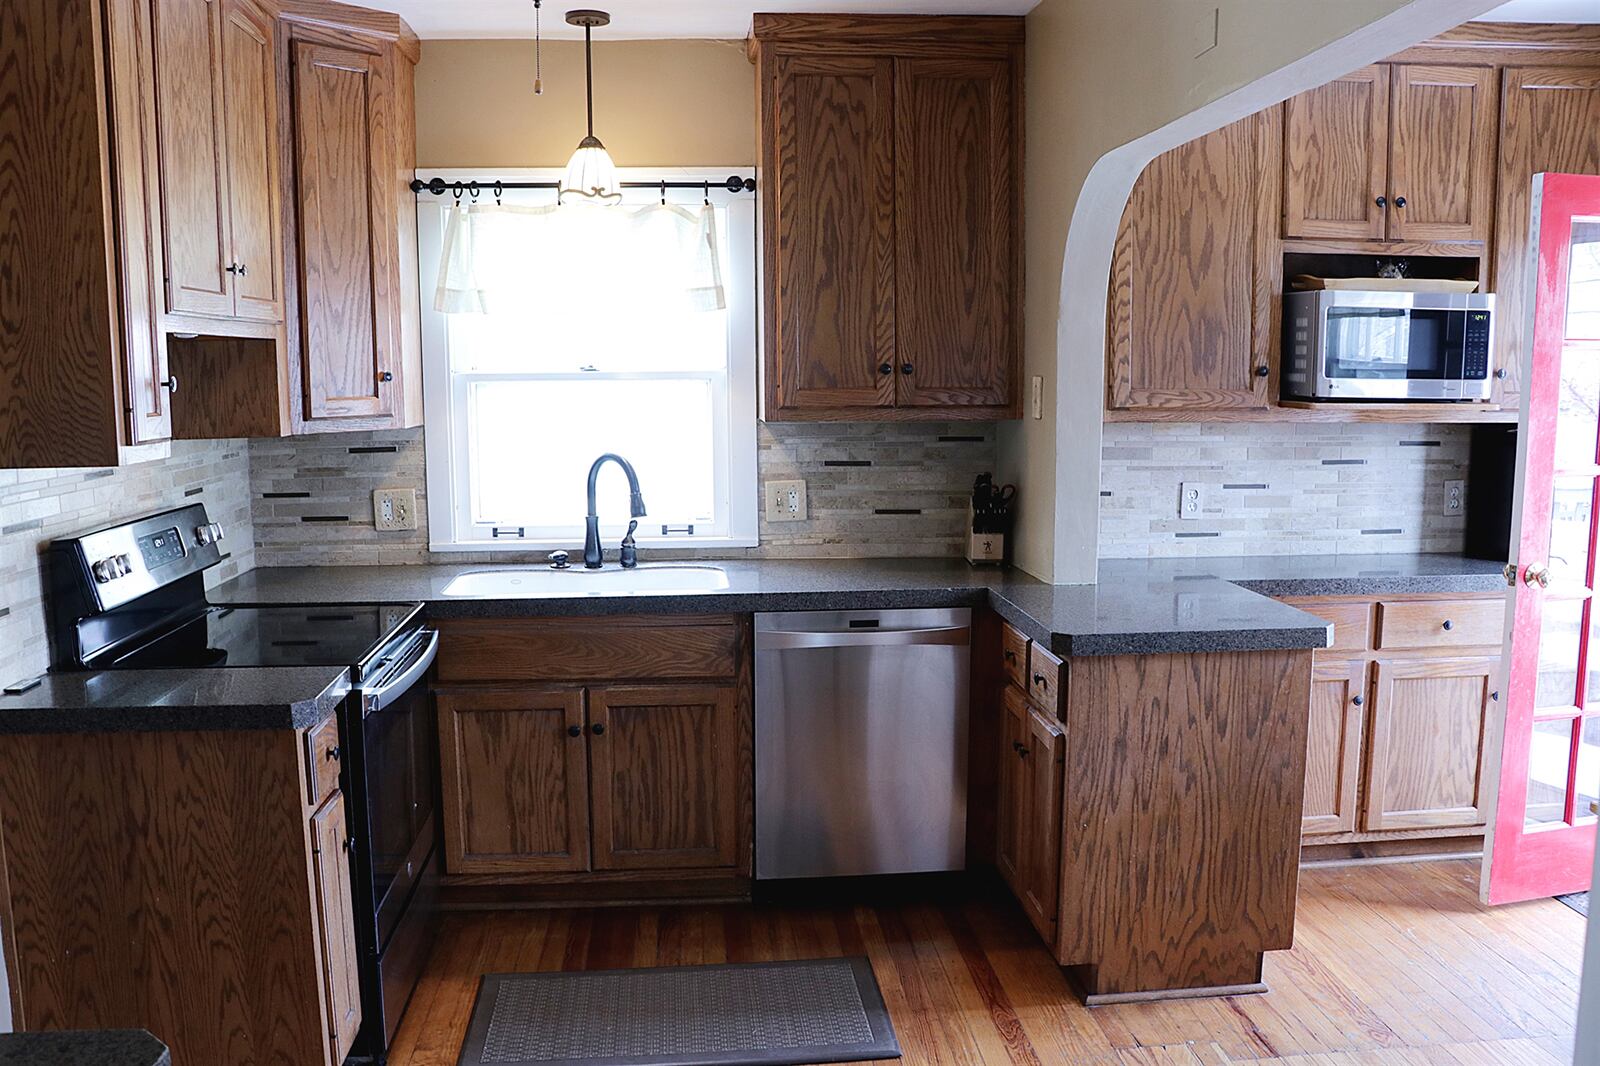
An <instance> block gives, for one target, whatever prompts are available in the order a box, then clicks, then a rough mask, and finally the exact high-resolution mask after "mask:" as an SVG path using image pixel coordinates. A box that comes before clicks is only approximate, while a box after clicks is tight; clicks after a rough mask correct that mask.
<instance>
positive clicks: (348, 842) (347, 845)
mask: <svg viewBox="0 0 1600 1066" xmlns="http://www.w3.org/2000/svg"><path fill="white" fill-rule="evenodd" d="M339 846H340V847H342V848H344V850H345V853H346V854H348V853H350V852H352V851H354V850H356V842H355V841H354V840H352V839H351V838H349V837H345V838H344V843H343V844H341V845H339Z"/></svg>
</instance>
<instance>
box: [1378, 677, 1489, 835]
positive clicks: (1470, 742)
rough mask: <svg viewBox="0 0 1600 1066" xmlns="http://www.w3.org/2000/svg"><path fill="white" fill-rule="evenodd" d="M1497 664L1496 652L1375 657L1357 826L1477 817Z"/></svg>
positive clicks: (1478, 821)
mask: <svg viewBox="0 0 1600 1066" xmlns="http://www.w3.org/2000/svg"><path fill="white" fill-rule="evenodd" d="M1499 665H1500V659H1499V657H1498V656H1473V657H1470V658H1450V659H1432V658H1421V659H1380V660H1378V662H1377V664H1376V666H1375V668H1374V680H1373V703H1372V744H1371V754H1370V757H1369V765H1368V769H1367V802H1366V810H1365V812H1364V814H1363V816H1362V828H1363V829H1426V828H1432V827H1436V826H1481V825H1483V823H1484V806H1483V804H1484V796H1483V784H1484V781H1483V770H1484V767H1483V745H1484V737H1485V734H1486V732H1487V728H1486V727H1487V725H1488V717H1489V708H1490V704H1491V703H1492V702H1493V701H1492V700H1491V699H1490V693H1491V692H1493V691H1494V686H1495V684H1496V681H1495V677H1496V675H1497V674H1498V672H1499Z"/></svg>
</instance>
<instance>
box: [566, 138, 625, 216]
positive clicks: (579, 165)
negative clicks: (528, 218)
mask: <svg viewBox="0 0 1600 1066" xmlns="http://www.w3.org/2000/svg"><path fill="white" fill-rule="evenodd" d="M569 196H571V197H572V198H573V199H572V201H571V202H572V203H578V204H583V203H589V204H618V203H621V202H622V188H621V186H620V185H619V184H618V182H617V165H616V164H615V163H613V162H612V161H611V153H610V152H608V151H606V146H605V145H603V144H601V143H600V140H599V138H597V137H585V138H584V139H583V140H582V141H580V142H579V143H578V150H577V151H576V152H573V153H572V158H571V159H570V160H568V162H567V173H566V174H565V176H563V177H562V179H561V188H560V189H559V190H558V199H559V200H560V202H562V203H567V202H568V200H567V197H569Z"/></svg>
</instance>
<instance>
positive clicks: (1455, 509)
mask: <svg viewBox="0 0 1600 1066" xmlns="http://www.w3.org/2000/svg"><path fill="white" fill-rule="evenodd" d="M1440 513H1442V514H1443V515H1444V516H1445V517H1446V518H1458V517H1460V516H1461V515H1464V514H1466V513H1467V483H1466V482H1465V481H1462V480H1459V479H1451V480H1449V481H1446V482H1445V483H1444V505H1443V507H1442V508H1441V512H1440Z"/></svg>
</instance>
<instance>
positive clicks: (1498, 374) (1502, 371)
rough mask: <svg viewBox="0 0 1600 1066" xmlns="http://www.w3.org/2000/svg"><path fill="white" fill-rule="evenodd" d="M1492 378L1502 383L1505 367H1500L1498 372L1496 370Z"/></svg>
mask: <svg viewBox="0 0 1600 1066" xmlns="http://www.w3.org/2000/svg"><path fill="white" fill-rule="evenodd" d="M1494 376H1495V377H1496V378H1498V379H1500V380H1501V381H1504V380H1505V379H1506V368H1505V367H1501V368H1500V369H1499V370H1496V371H1495V372H1494Z"/></svg>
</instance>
